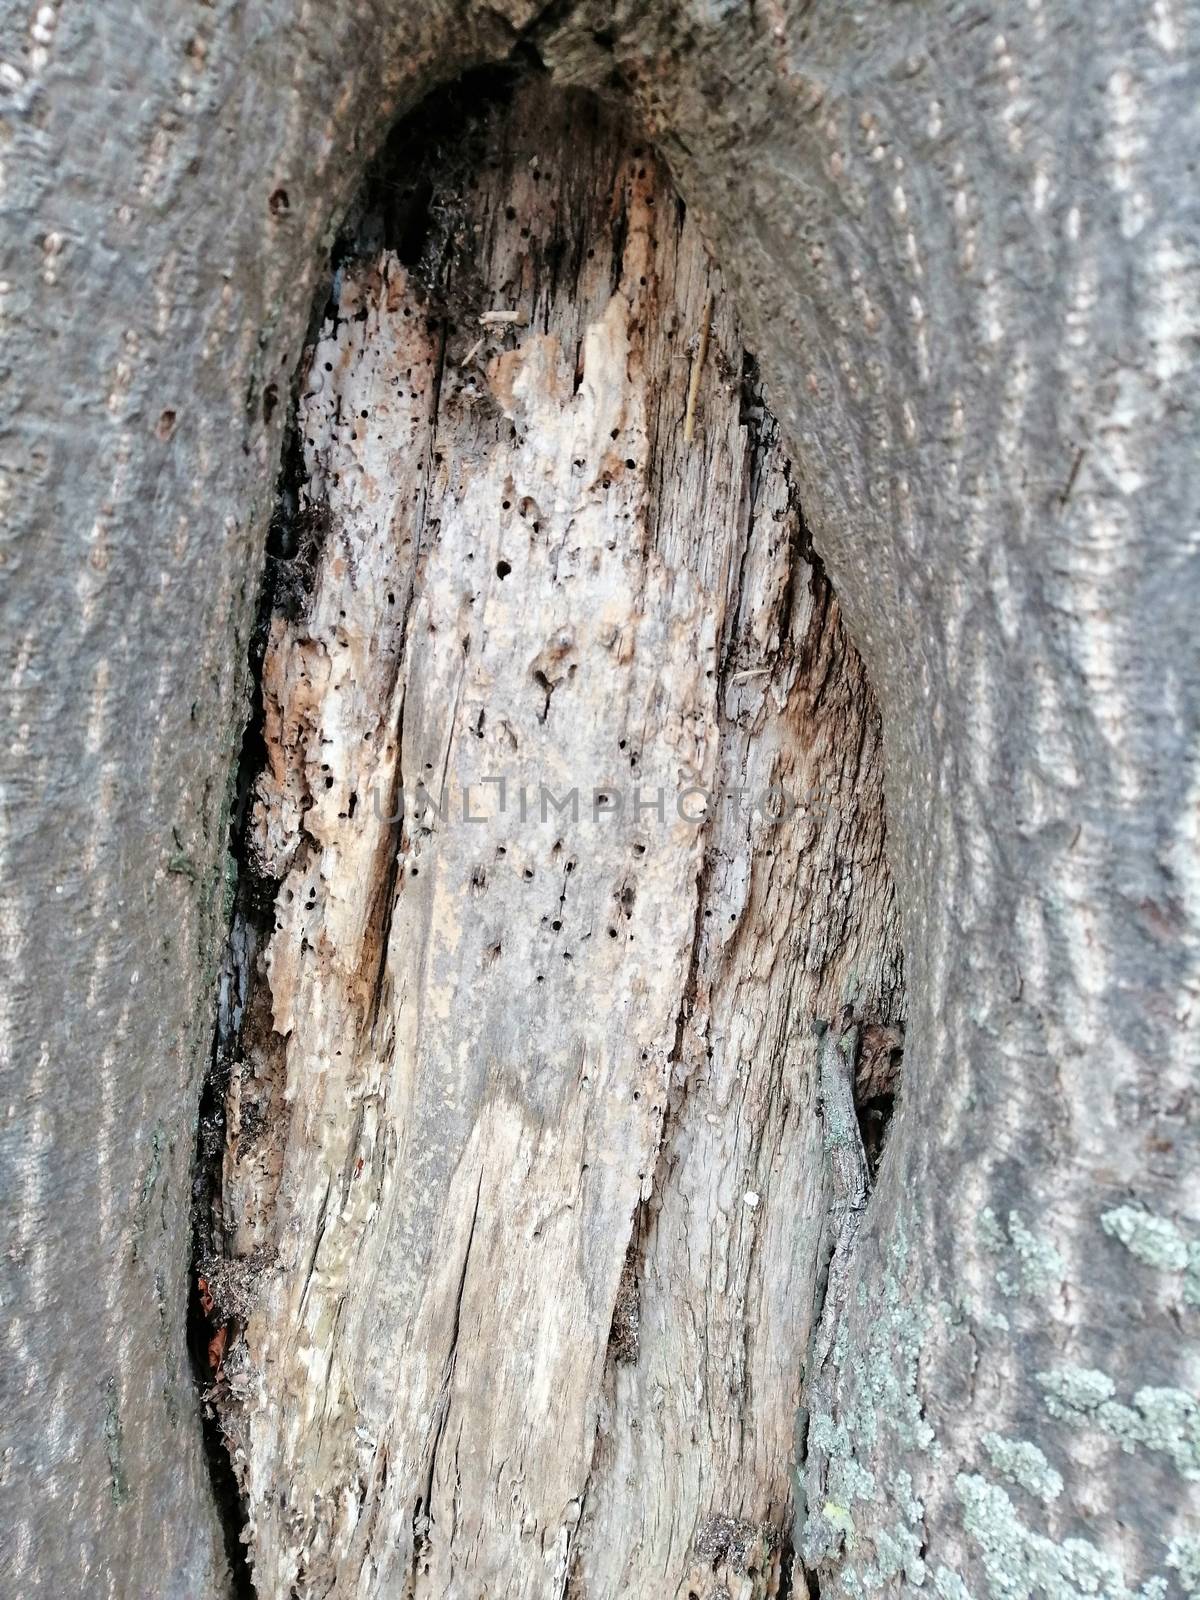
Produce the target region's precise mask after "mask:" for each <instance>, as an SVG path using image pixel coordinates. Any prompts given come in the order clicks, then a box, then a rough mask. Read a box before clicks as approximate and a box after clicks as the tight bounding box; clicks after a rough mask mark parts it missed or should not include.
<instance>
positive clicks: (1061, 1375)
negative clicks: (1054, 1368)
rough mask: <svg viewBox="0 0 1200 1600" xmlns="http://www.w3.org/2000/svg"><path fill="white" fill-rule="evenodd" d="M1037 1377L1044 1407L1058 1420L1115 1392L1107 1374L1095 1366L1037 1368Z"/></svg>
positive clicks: (1086, 1409)
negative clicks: (1042, 1392)
mask: <svg viewBox="0 0 1200 1600" xmlns="http://www.w3.org/2000/svg"><path fill="white" fill-rule="evenodd" d="M1037 1381H1038V1382H1039V1383H1040V1384H1041V1386H1042V1388H1043V1389H1045V1390H1046V1410H1047V1411H1049V1413H1050V1415H1051V1416H1052V1417H1058V1418H1059V1419H1060V1420H1068V1419H1070V1418H1072V1417H1075V1416H1077V1415H1078V1414H1079V1413H1080V1412H1083V1411H1094V1410H1095V1409H1096V1408H1097V1407H1098V1406H1100V1405H1103V1404H1104V1402H1105V1401H1106V1400H1111V1399H1112V1397H1113V1395H1114V1394H1116V1392H1117V1387H1116V1384H1114V1383H1113V1381H1112V1379H1111V1378H1110V1377H1109V1376H1108V1374H1107V1373H1106V1372H1099V1371H1097V1369H1096V1368H1095V1367H1062V1368H1060V1369H1059V1371H1058V1372H1039V1373H1038V1374H1037Z"/></svg>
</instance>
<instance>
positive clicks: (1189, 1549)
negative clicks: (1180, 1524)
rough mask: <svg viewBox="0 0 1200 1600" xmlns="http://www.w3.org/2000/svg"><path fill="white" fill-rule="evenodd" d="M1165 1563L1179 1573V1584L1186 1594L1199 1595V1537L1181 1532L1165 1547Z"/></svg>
mask: <svg viewBox="0 0 1200 1600" xmlns="http://www.w3.org/2000/svg"><path fill="white" fill-rule="evenodd" d="M1167 1565H1168V1566H1169V1567H1172V1568H1173V1569H1174V1570H1175V1571H1176V1572H1177V1573H1178V1574H1179V1586H1180V1588H1181V1589H1182V1590H1183V1591H1184V1593H1185V1594H1187V1595H1200V1538H1197V1537H1194V1536H1193V1535H1191V1534H1183V1535H1181V1536H1180V1537H1179V1538H1178V1539H1172V1540H1171V1543H1170V1545H1169V1546H1168V1548H1167Z"/></svg>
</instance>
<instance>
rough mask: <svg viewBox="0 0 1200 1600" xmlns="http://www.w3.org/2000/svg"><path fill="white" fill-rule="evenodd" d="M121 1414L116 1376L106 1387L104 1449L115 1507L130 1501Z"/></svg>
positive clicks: (109, 1490)
mask: <svg viewBox="0 0 1200 1600" xmlns="http://www.w3.org/2000/svg"><path fill="white" fill-rule="evenodd" d="M121 1446H122V1437H121V1412H120V1400H119V1397H118V1394H117V1380H116V1377H115V1376H112V1377H110V1378H109V1380H108V1382H107V1383H106V1384H105V1386H104V1448H105V1452H106V1454H107V1456H108V1492H109V1494H110V1495H111V1496H112V1503H113V1505H115V1506H123V1505H124V1504H125V1502H126V1501H127V1500H128V1499H129V1483H128V1480H127V1479H126V1477H125V1465H124V1461H123V1459H122V1452H121Z"/></svg>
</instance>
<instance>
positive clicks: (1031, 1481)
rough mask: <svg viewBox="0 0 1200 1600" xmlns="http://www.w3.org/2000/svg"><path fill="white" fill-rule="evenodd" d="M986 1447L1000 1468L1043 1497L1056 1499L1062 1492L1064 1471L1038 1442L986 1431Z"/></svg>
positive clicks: (1014, 1481)
mask: <svg viewBox="0 0 1200 1600" xmlns="http://www.w3.org/2000/svg"><path fill="white" fill-rule="evenodd" d="M983 1447H984V1449H985V1450H986V1451H987V1453H988V1456H989V1458H990V1460H991V1463H992V1465H993V1466H994V1467H995V1469H996V1471H997V1472H999V1473H1000V1474H1001V1475H1002V1476H1003V1477H1005V1478H1008V1479H1009V1480H1010V1481H1011V1482H1013V1483H1015V1484H1017V1485H1019V1486H1020V1487H1021V1488H1022V1489H1027V1490H1028V1491H1029V1493H1030V1494H1032V1495H1035V1496H1036V1497H1037V1498H1038V1499H1039V1500H1046V1501H1049V1500H1056V1499H1057V1498H1058V1496H1059V1495H1060V1494H1061V1493H1062V1489H1063V1480H1062V1474H1061V1473H1059V1472H1056V1471H1055V1469H1054V1468H1053V1467H1052V1466H1051V1465H1050V1463H1049V1461H1047V1459H1046V1457H1045V1455H1044V1454H1043V1453H1042V1451H1041V1450H1039V1449H1038V1447H1037V1445H1035V1444H1031V1443H1030V1442H1029V1441H1028V1440H1027V1439H1006V1438H1005V1437H1004V1436H1003V1435H1002V1434H999V1433H985V1434H984V1436H983Z"/></svg>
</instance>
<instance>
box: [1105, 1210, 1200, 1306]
mask: <svg viewBox="0 0 1200 1600" xmlns="http://www.w3.org/2000/svg"><path fill="white" fill-rule="evenodd" d="M1100 1226H1101V1227H1102V1228H1103V1229H1104V1231H1105V1233H1107V1234H1108V1235H1109V1236H1110V1237H1111V1238H1113V1239H1119V1240H1120V1242H1121V1243H1122V1244H1123V1245H1124V1246H1125V1248H1126V1249H1127V1250H1128V1251H1129V1253H1130V1255H1132V1256H1135V1257H1136V1258H1137V1260H1139V1261H1141V1262H1143V1263H1144V1264H1145V1265H1146V1266H1148V1267H1154V1268H1155V1269H1156V1270H1157V1271H1159V1272H1171V1273H1180V1272H1182V1273H1183V1274H1184V1280H1183V1298H1184V1301H1185V1303H1186V1304H1187V1305H1190V1306H1197V1305H1200V1241H1198V1240H1195V1239H1188V1238H1187V1237H1186V1236H1185V1235H1184V1233H1183V1230H1182V1229H1181V1228H1179V1227H1178V1226H1177V1225H1176V1224H1175V1223H1174V1222H1172V1221H1171V1219H1170V1218H1169V1217H1159V1216H1155V1214H1154V1212H1152V1211H1146V1210H1143V1209H1142V1208H1141V1207H1140V1206H1117V1207H1116V1208H1115V1209H1114V1210H1112V1211H1106V1212H1105V1213H1104V1215H1103V1216H1102V1217H1101V1218H1100Z"/></svg>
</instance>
